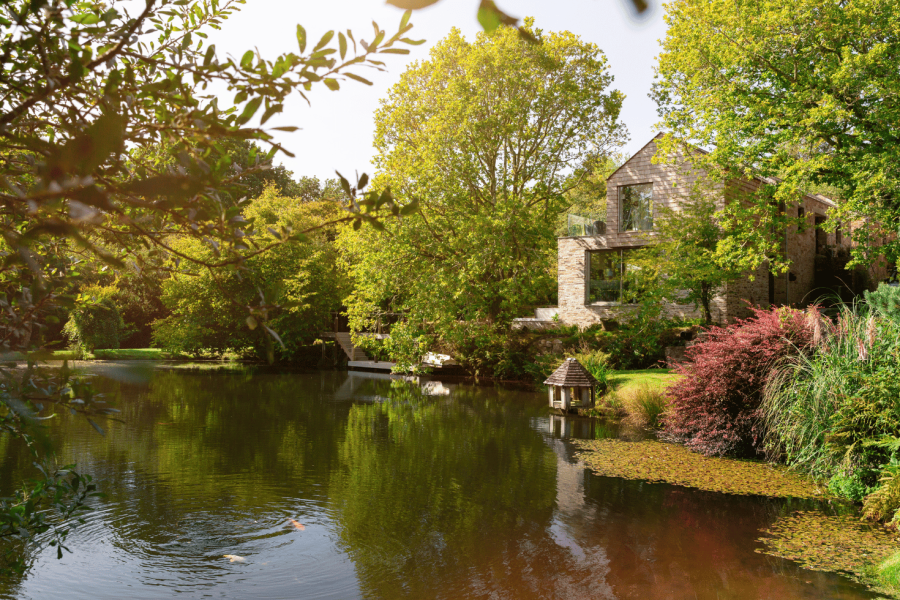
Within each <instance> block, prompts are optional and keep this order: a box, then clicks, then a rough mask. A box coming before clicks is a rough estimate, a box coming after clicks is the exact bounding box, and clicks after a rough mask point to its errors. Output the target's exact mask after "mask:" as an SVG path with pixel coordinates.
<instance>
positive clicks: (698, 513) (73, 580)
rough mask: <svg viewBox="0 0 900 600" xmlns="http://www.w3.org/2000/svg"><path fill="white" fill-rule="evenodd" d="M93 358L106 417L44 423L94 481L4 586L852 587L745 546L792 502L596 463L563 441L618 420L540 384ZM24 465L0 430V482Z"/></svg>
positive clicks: (732, 592) (818, 591)
mask: <svg viewBox="0 0 900 600" xmlns="http://www.w3.org/2000/svg"><path fill="white" fill-rule="evenodd" d="M92 370H93V372H95V373H97V374H98V377H97V385H98V387H101V388H102V389H103V390H104V391H105V392H106V393H107V394H108V395H109V397H110V399H112V400H114V402H115V404H116V406H117V407H118V408H119V409H121V411H122V416H123V418H124V420H125V423H124V424H118V423H109V424H108V425H109V426H108V433H107V435H106V436H105V437H101V436H100V435H98V434H96V433H95V432H94V431H93V430H92V429H91V428H90V427H89V426H87V425H86V423H84V422H83V420H78V419H74V418H68V417H65V418H63V419H62V420H61V422H60V423H58V424H57V425H55V429H54V432H55V433H54V436H55V438H56V439H57V440H58V445H59V448H60V454H61V458H62V459H63V460H65V461H76V462H77V463H78V465H79V467H80V469H81V470H83V471H85V472H89V473H91V474H92V475H93V476H94V477H95V478H96V479H97V480H98V482H99V483H100V485H101V486H102V488H103V490H104V491H105V492H106V493H107V494H108V495H107V497H106V498H104V499H100V500H98V501H97V502H96V503H95V504H96V507H95V510H94V511H93V512H91V513H89V516H88V517H87V524H86V525H84V526H81V527H80V528H79V529H78V530H77V532H76V533H74V534H73V535H72V536H71V537H70V540H69V542H70V543H69V547H70V548H71V549H72V550H73V554H67V555H66V556H65V557H64V558H63V559H62V560H57V559H56V557H55V552H53V551H51V550H48V551H46V552H44V553H41V554H40V555H39V556H37V557H36V559H35V564H34V568H33V569H32V570H31V572H30V573H29V574H28V575H27V576H25V577H24V578H22V579H19V580H17V581H15V582H6V583H5V584H2V586H0V596H2V597H4V598H29V599H31V598H33V599H41V600H44V599H51V598H66V599H81V598H84V599H88V598H89V599H106V598H110V599H112V598H127V599H142V598H169V597H174V596H178V597H179V598H260V599H262V598H336V599H338V598H339V599H345V598H351V599H352V598H388V599H390V598H453V599H455V598H498V599H500V598H510V599H525V598H565V599H580V598H585V599H587V598H590V599H600V598H641V599H653V598H678V599H680V598H698V599H707V598H708V599H726V598H727V599H744V598H754V599H755V598H773V599H787V598H815V599H821V598H869V597H872V595H871V594H868V593H867V592H866V591H865V590H864V589H862V588H861V587H859V586H857V585H856V584H853V583H852V582H850V581H849V580H847V579H844V578H842V577H839V576H836V575H830V574H825V573H817V572H813V571H806V570H803V569H800V568H798V567H797V566H796V565H794V564H793V563H791V562H788V561H784V560H781V559H776V558H772V557H767V556H763V555H761V554H757V553H755V552H754V549H755V548H757V547H759V544H758V543H757V542H755V540H756V538H758V537H759V535H760V530H761V529H764V528H765V527H767V526H768V525H769V524H770V523H771V522H772V521H773V520H774V519H775V518H776V517H777V516H779V515H781V514H787V513H789V512H790V511H792V510H796V509H798V508H803V507H805V506H807V505H805V504H800V503H796V502H794V503H791V502H790V501H785V500H769V499H763V498H748V497H736V496H727V495H722V494H714V493H708V492H699V491H693V490H689V489H686V488H681V487H676V486H670V485H664V484H645V483H641V482H634V481H625V480H619V479H613V478H605V477H596V476H594V475H592V474H590V473H589V472H587V471H586V470H585V469H584V468H583V467H582V466H581V465H580V464H579V463H578V462H577V461H576V460H575V459H574V457H573V448H572V446H571V445H570V444H569V442H568V441H567V439H566V438H568V437H572V436H575V437H584V436H591V437H595V436H604V435H616V434H617V432H616V431H615V429H614V428H611V427H604V426H603V425H600V424H598V423H595V422H591V421H586V420H572V419H569V420H566V421H565V422H563V421H562V420H561V418H558V417H557V418H554V419H551V418H550V416H549V415H548V409H547V408H546V401H545V396H544V395H543V394H537V393H532V392H522V391H515V390H510V389H501V388H494V387H474V386H463V385H452V384H441V383H437V382H430V383H423V384H414V383H407V382H403V381H397V380H394V381H391V380H388V379H383V378H382V379H378V378H373V377H372V376H365V375H361V374H348V373H340V372H323V373H310V374H266V373H261V372H258V371H256V372H254V371H241V372H236V373H212V372H189V371H185V370H178V369H170V368H165V367H153V366H149V365H147V364H121V365H104V366H99V367H93V368H92ZM27 464H28V459H27V457H26V456H25V455H24V454H23V453H20V452H17V450H16V449H15V448H5V447H4V452H3V463H2V465H0V484H2V485H3V487H4V489H6V490H8V489H9V487H10V486H11V485H12V483H13V482H15V481H17V480H20V479H21V478H22V477H23V476H24V474H25V473H27V469H26V465H27ZM289 519H296V520H297V521H299V522H300V523H302V524H304V525H305V530H303V531H300V530H297V529H296V528H295V527H293V526H292V525H291V524H290V522H289ZM225 554H231V555H238V556H241V557H244V559H245V560H244V562H234V563H231V562H229V560H228V559H226V558H223V555H225Z"/></svg>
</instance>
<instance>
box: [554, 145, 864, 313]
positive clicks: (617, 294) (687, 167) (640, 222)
mask: <svg viewBox="0 0 900 600" xmlns="http://www.w3.org/2000/svg"><path fill="white" fill-rule="evenodd" d="M662 135H663V134H660V135H658V136H656V137H655V138H653V139H652V140H650V142H648V143H647V144H646V145H645V146H644V147H643V148H641V149H640V150H639V151H638V152H637V154H635V155H634V156H632V157H631V158H630V159H628V161H626V162H625V164H623V165H622V166H621V167H619V169H617V170H616V171H615V172H614V173H613V174H612V175H610V176H609V178H607V181H606V185H607V188H606V189H607V201H606V220H605V221H602V220H598V221H595V222H587V223H583V224H581V225H579V224H577V223H576V224H574V225H572V226H570V228H569V232H568V233H569V235H568V236H566V237H560V238H559V239H558V241H557V248H558V276H557V277H558V285H559V307H558V315H559V321H560V322H562V323H564V324H567V325H573V324H575V325H579V326H582V327H586V326H589V325H592V324H595V323H603V322H605V321H607V320H620V319H622V318H623V316H627V312H628V310H629V305H627V304H623V303H622V302H621V299H622V286H623V285H624V282H623V277H622V274H623V273H624V270H625V269H627V268H628V253H629V251H630V250H633V249H636V248H639V247H641V246H643V245H645V244H646V243H647V241H648V239H650V238H651V237H652V235H653V219H654V215H655V213H656V212H657V211H658V209H659V207H660V206H668V207H671V208H673V209H677V207H678V204H679V202H680V201H681V200H680V199H683V198H685V197H687V195H688V194H689V193H690V192H691V190H692V189H693V186H694V185H695V184H696V183H698V180H699V179H700V178H704V177H706V175H705V173H704V172H703V171H700V170H697V169H696V168H695V167H693V166H692V164H691V163H690V161H688V160H687V159H686V157H685V156H684V155H681V156H676V157H675V158H674V159H672V160H669V161H668V162H667V163H654V162H653V161H652V159H653V156H654V155H655V154H656V151H657V141H658V140H659V139H660V137H661V136H662ZM696 151H697V152H700V150H696ZM701 183H704V184H705V185H707V186H708V187H707V188H706V189H710V190H712V193H715V194H716V198H717V203H719V206H720V207H723V206H724V203H725V202H728V201H733V200H734V199H735V198H739V197H741V195H742V194H752V193H753V192H755V191H756V190H757V189H759V188H760V187H761V186H763V185H765V184H767V183H771V181H768V180H765V179H763V178H753V179H752V180H746V179H741V180H735V181H728V182H718V183H716V182H712V181H709V180H706V181H704V182H701ZM833 207H835V204H834V203H833V202H832V201H831V200H829V199H828V198H825V197H824V196H820V195H804V196H803V197H802V198H800V199H798V202H797V203H796V204H794V205H792V206H786V207H785V208H784V210H785V211H786V212H787V213H788V215H789V216H792V217H801V218H803V217H805V218H806V220H807V224H808V226H807V227H805V228H796V227H795V228H791V229H790V230H789V231H787V232H785V241H784V248H785V252H786V254H787V257H788V258H789V259H790V264H791V267H790V271H789V272H788V273H786V274H784V275H779V276H778V277H774V276H772V275H771V274H770V273H769V272H768V271H767V269H766V267H765V266H761V267H760V268H759V269H758V270H757V271H756V272H755V273H747V275H746V276H744V277H743V278H741V279H739V280H737V281H734V282H731V283H729V284H727V285H726V286H725V288H724V289H723V290H722V292H721V293H720V294H719V295H718V296H716V298H715V299H714V301H713V303H712V307H711V308H712V313H713V319H714V320H715V321H717V322H720V323H725V322H729V321H732V320H734V319H735V318H740V317H744V316H747V314H748V312H749V311H748V309H747V301H749V302H750V303H752V304H754V305H760V306H768V305H804V304H808V303H811V302H813V301H814V300H815V299H816V297H817V294H819V293H820V291H816V290H818V289H819V288H818V285H817V272H816V271H817V262H818V263H819V264H821V262H822V261H821V260H819V261H817V256H819V258H820V259H821V258H822V257H823V256H824V255H825V254H826V253H827V252H828V251H829V250H828V248H829V247H830V248H831V249H832V250H833V249H834V248H835V247H849V244H850V240H849V238H850V236H849V235H842V232H841V228H840V227H838V228H837V229H836V230H835V231H834V232H826V231H825V230H823V229H822V228H821V227H820V226H821V225H822V224H823V223H824V222H825V221H826V220H827V219H828V212H829V210H830V209H832V208H833ZM798 229H801V231H798ZM820 269H821V266H820ZM751 275H752V277H751ZM665 311H666V312H667V313H668V314H669V316H684V317H699V316H700V313H699V311H698V310H697V308H696V307H694V306H693V305H691V304H687V305H682V304H671V305H669V306H667V307H665Z"/></svg>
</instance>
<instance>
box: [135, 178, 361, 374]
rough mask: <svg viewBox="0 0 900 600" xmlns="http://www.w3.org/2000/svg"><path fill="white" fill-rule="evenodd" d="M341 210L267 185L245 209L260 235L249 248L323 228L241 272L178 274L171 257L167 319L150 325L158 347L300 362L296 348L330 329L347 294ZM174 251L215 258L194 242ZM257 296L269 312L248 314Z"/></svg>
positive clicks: (165, 291)
mask: <svg viewBox="0 0 900 600" xmlns="http://www.w3.org/2000/svg"><path fill="white" fill-rule="evenodd" d="M341 211H342V209H341V207H340V205H339V204H337V203H335V202H331V201H327V200H324V201H317V202H301V201H299V200H298V199H296V198H288V197H284V196H280V195H279V194H278V190H277V188H276V187H275V186H274V185H272V186H270V187H269V188H267V189H266V191H265V192H264V193H263V195H262V196H261V197H260V198H258V199H255V200H252V201H249V202H248V203H247V205H246V206H245V207H244V208H243V214H244V215H245V216H246V217H247V218H248V219H253V220H254V222H255V223H256V224H257V228H258V231H259V232H263V233H257V234H255V237H253V238H250V239H249V240H248V241H249V242H250V243H252V244H255V245H258V246H264V245H269V244H272V242H274V241H275V240H277V239H280V238H283V237H287V236H289V235H291V232H292V231H293V230H294V229H295V228H298V227H301V226H306V227H308V226H310V225H314V224H315V225H319V226H320V227H319V228H318V229H316V230H314V231H311V232H308V233H307V234H306V236H305V239H304V241H303V243H295V244H284V245H280V246H276V247H274V248H272V249H271V250H270V251H269V252H266V253H264V254H261V255H258V256H255V257H253V258H251V259H248V261H247V265H246V266H247V268H246V269H245V270H242V271H237V270H220V271H216V270H210V269H204V268H202V267H197V266H194V265H192V264H191V263H188V265H186V267H184V268H182V269H180V270H177V269H176V267H177V265H176V264H174V263H175V262H177V259H173V260H171V261H170V265H169V266H170V267H171V268H172V269H173V275H172V277H171V278H169V279H167V280H165V281H163V282H162V300H163V303H164V304H165V305H166V308H168V309H169V311H170V314H169V315H168V316H166V317H165V318H162V319H160V320H158V321H156V322H154V323H153V339H154V343H155V345H157V346H159V347H162V348H165V349H168V350H172V351H178V352H188V353H193V354H199V353H201V352H203V351H215V352H222V351H225V350H237V351H246V350H248V349H252V350H253V351H254V352H255V354H256V356H257V357H259V358H263V359H269V360H270V362H271V361H272V360H274V358H275V356H276V354H277V356H279V357H280V358H282V359H287V360H291V359H293V358H296V353H297V351H298V350H299V349H300V348H301V347H302V346H304V345H307V344H309V343H311V342H312V341H313V340H314V339H315V338H316V336H317V335H318V334H319V332H320V331H322V329H323V328H325V327H327V325H328V324H329V322H330V317H331V313H332V312H333V311H336V310H339V309H340V307H341V299H342V298H343V297H344V296H345V295H346V294H347V293H348V285H347V276H346V274H345V273H344V272H343V270H342V269H341V268H340V266H339V265H338V260H337V250H336V248H335V247H334V238H335V235H336V233H335V226H334V225H333V224H331V223H333V222H334V221H335V220H337V219H339V218H340V213H341ZM172 246H173V247H175V248H177V250H178V251H179V253H182V254H185V255H187V256H191V257H192V258H194V259H195V260H199V261H201V262H202V261H205V260H211V259H212V258H213V257H212V253H211V252H210V250H209V249H208V248H207V247H205V246H204V245H203V244H201V243H199V242H198V241H197V240H196V239H194V238H190V237H184V238H181V239H178V240H173V241H172ZM260 298H264V302H263V305H264V308H256V309H255V310H253V311H252V312H251V314H249V315H248V313H247V307H250V306H254V305H255V304H257V303H259V299H260ZM245 323H247V324H248V325H249V326H250V327H249V328H248V327H246V326H245V325H244V324H245ZM269 330H271V331H269ZM272 332H280V333H272ZM275 341H277V342H278V344H277V346H276V344H275V343H274V342H275Z"/></svg>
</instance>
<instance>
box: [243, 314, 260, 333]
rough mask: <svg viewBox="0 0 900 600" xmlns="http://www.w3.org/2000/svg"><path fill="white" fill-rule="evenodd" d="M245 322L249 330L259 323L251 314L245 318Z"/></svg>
mask: <svg viewBox="0 0 900 600" xmlns="http://www.w3.org/2000/svg"><path fill="white" fill-rule="evenodd" d="M245 322H246V323H247V327H249V328H250V330H251V331H252V330H254V329H256V326H257V325H259V322H258V321H257V320H256V317H254V316H253V315H249V316H248V317H247V318H246V319H245Z"/></svg>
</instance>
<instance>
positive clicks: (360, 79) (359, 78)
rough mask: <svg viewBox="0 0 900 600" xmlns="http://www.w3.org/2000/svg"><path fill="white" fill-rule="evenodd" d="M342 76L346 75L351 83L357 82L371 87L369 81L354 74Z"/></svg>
mask: <svg viewBox="0 0 900 600" xmlns="http://www.w3.org/2000/svg"><path fill="white" fill-rule="evenodd" d="M344 75H346V76H347V77H349V78H350V79H352V80H353V81H358V82H360V83H364V84H366V85H372V82H371V81H369V80H368V79H363V78H362V77H360V76H359V75H356V74H355V73H344Z"/></svg>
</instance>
